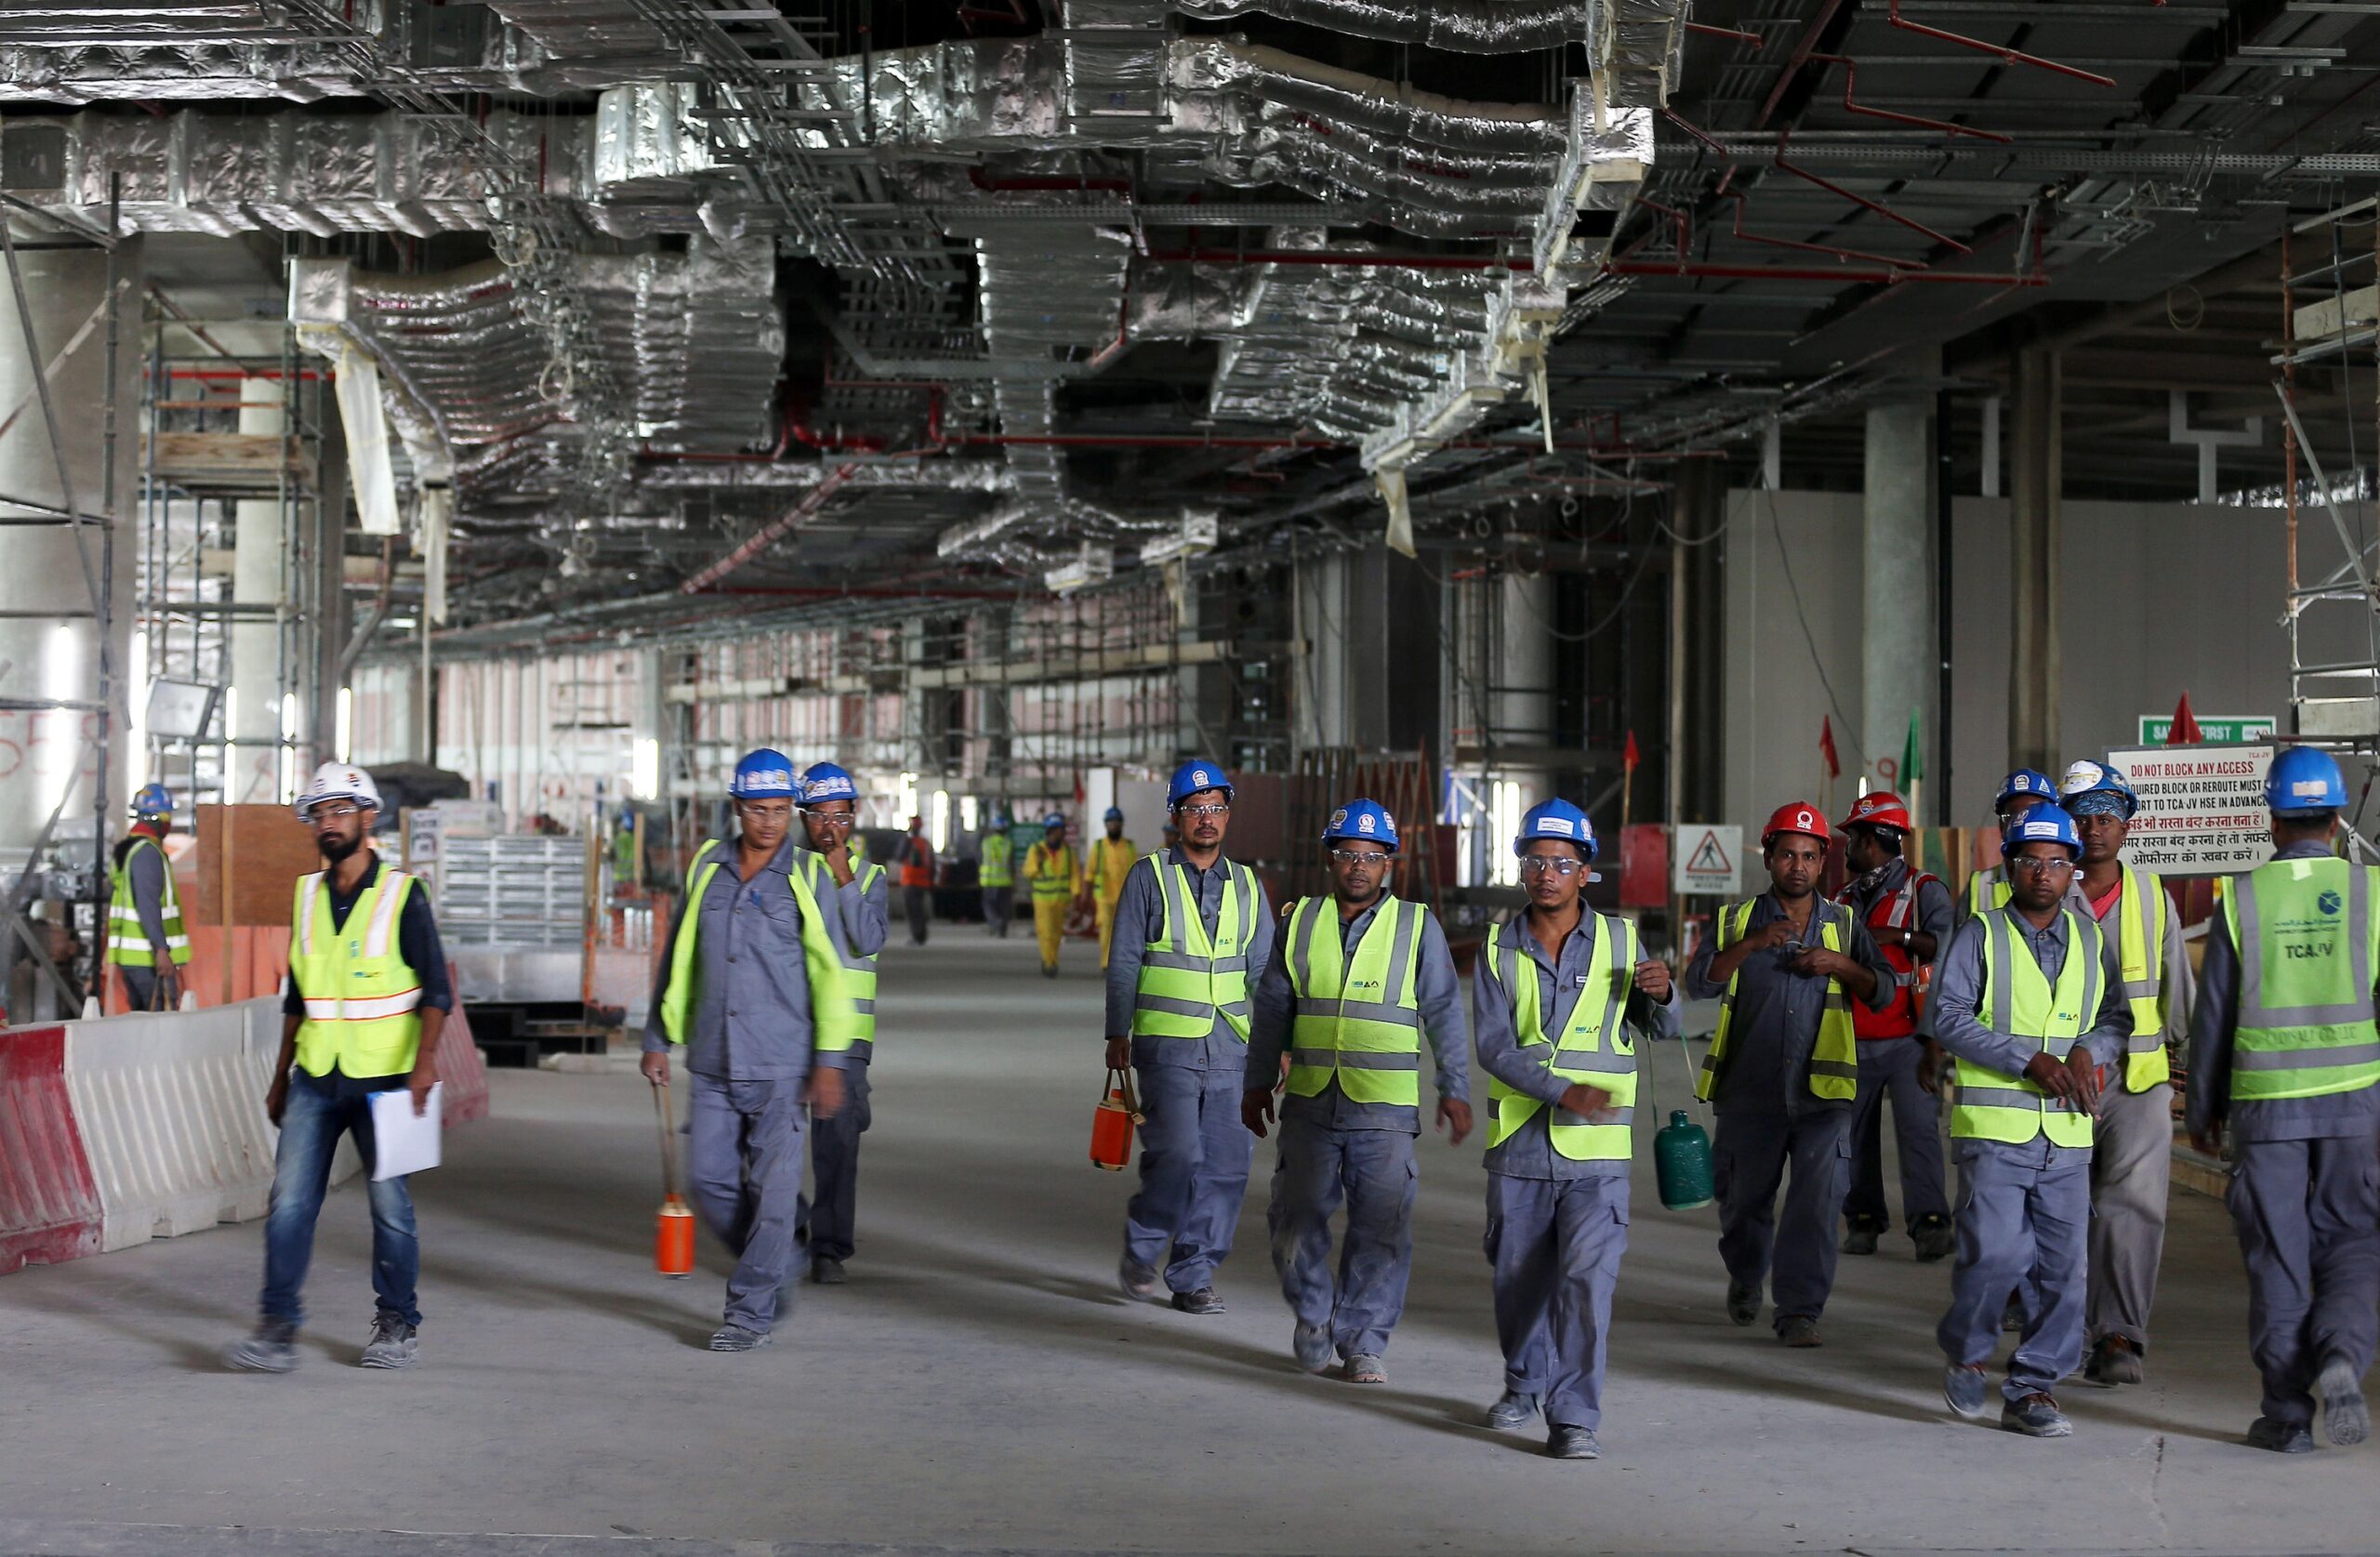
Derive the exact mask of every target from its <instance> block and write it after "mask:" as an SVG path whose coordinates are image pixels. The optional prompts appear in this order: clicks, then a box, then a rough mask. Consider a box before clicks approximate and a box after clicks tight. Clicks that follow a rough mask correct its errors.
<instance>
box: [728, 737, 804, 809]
mask: <svg viewBox="0 0 2380 1557" xmlns="http://www.w3.org/2000/svg"><path fill="white" fill-rule="evenodd" d="M727 793H728V794H729V795H731V796H733V797H734V798H736V799H739V800H774V799H792V798H794V783H793V759H791V758H788V757H787V756H786V754H785V753H783V752H781V751H775V750H773V749H771V748H770V747H768V746H762V747H761V748H760V750H758V751H755V752H749V753H747V754H746V756H745V758H744V760H743V761H741V762H738V763H737V764H735V776H734V778H731V779H729V780H728V781H727Z"/></svg>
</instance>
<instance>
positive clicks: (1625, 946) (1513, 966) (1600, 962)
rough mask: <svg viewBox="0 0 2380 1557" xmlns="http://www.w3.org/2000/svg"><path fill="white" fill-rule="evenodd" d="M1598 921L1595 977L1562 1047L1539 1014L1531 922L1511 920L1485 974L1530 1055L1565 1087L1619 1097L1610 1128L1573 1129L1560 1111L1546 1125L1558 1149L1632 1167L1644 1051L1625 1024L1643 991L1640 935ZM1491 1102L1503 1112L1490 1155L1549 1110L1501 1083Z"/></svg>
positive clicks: (1491, 1091)
mask: <svg viewBox="0 0 2380 1557" xmlns="http://www.w3.org/2000/svg"><path fill="white" fill-rule="evenodd" d="M1594 919H1595V936H1594V941H1595V945H1594V958H1595V964H1594V969H1593V971H1592V972H1590V973H1589V974H1588V975H1587V983H1586V985H1585V987H1584V988H1582V989H1580V991H1579V996H1578V999H1577V1000H1576V1001H1575V1002H1573V1003H1572V1005H1571V1007H1570V1016H1569V1020H1567V1022H1565V1023H1563V1024H1562V1036H1561V1037H1560V1039H1559V1040H1558V1041H1556V1040H1554V1039H1550V1038H1548V1037H1547V1036H1546V1033H1545V1024H1544V1018H1543V1017H1542V1016H1541V1015H1540V1012H1539V1006H1540V1003H1541V1001H1540V995H1539V988H1538V972H1537V961H1536V959H1535V958H1534V957H1530V956H1529V954H1528V950H1527V947H1526V946H1524V945H1523V944H1522V943H1521V937H1523V936H1525V935H1527V933H1528V929H1527V923H1526V916H1522V917H1514V918H1512V919H1508V920H1506V921H1505V922H1504V924H1503V925H1502V927H1501V928H1500V929H1499V930H1497V932H1496V936H1495V939H1494V941H1493V942H1492V943H1490V946H1489V955H1488V957H1486V958H1484V959H1483V960H1482V961H1481V964H1480V973H1481V975H1482V976H1483V977H1486V978H1488V980H1490V981H1491V982H1493V983H1495V984H1496V986H1497V987H1498V988H1499V989H1501V991H1502V992H1503V997H1504V1002H1505V1004H1506V1005H1507V1006H1509V1007H1510V1008H1511V1009H1512V1012H1513V1025H1514V1029H1515V1031H1516V1032H1517V1033H1518V1035H1519V1037H1520V1047H1521V1049H1522V1051H1523V1052H1524V1053H1528V1054H1529V1056H1530V1058H1532V1059H1535V1060H1537V1061H1538V1062H1540V1063H1541V1064H1543V1065H1544V1066H1545V1068H1546V1069H1547V1070H1549V1071H1552V1072H1553V1073H1554V1075H1558V1076H1560V1077H1561V1078H1562V1079H1563V1080H1565V1081H1580V1082H1584V1083H1585V1084H1586V1085H1588V1086H1590V1087H1596V1088H1600V1089H1603V1090H1604V1091H1606V1092H1608V1093H1610V1094H1611V1107H1612V1110H1613V1116H1612V1117H1611V1118H1610V1119H1607V1120H1599V1121H1596V1122H1594V1123H1590V1124H1565V1123H1563V1122H1562V1121H1563V1120H1565V1119H1567V1118H1571V1117H1573V1115H1569V1114H1567V1113H1564V1112H1562V1111H1559V1110H1556V1112H1555V1114H1554V1117H1553V1118H1552V1119H1550V1120H1548V1121H1547V1123H1546V1133H1547V1135H1548V1136H1549V1137H1551V1138H1552V1140H1553V1142H1554V1150H1555V1151H1557V1152H1559V1153H1561V1154H1562V1155H1564V1156H1566V1157H1568V1158H1569V1159H1570V1160H1571V1161H1572V1162H1625V1161H1627V1160H1628V1157H1629V1155H1631V1153H1632V1152H1633V1149H1634V1140H1633V1135H1632V1133H1631V1132H1632V1128H1633V1125H1634V1123H1635V1119H1636V1046H1635V1044H1634V1043H1633V1042H1632V1041H1631V1040H1630V1038H1629V1036H1628V1027H1627V1023H1626V1022H1625V1020H1624V1018H1625V1016H1626V1013H1627V1009H1628V996H1629V992H1630V991H1631V990H1633V989H1634V988H1635V986H1636V980H1635V974H1636V957H1637V952H1636V946H1637V942H1636V927H1635V926H1634V925H1633V924H1631V923H1630V922H1628V921H1627V920H1626V919H1616V918H1613V917H1610V916H1609V915H1606V914H1596V915H1595V916H1594ZM1488 1099H1489V1101H1490V1102H1492V1103H1493V1104H1494V1105H1495V1110H1496V1117H1495V1119H1494V1121H1493V1122H1492V1123H1491V1124H1490V1125H1489V1126H1488V1145H1489V1146H1490V1147H1496V1146H1501V1145H1502V1144H1503V1143H1504V1142H1505V1141H1509V1140H1511V1139H1512V1137H1513V1134H1514V1131H1516V1130H1518V1129H1519V1128H1521V1127H1522V1126H1523V1125H1526V1124H1527V1123H1528V1122H1529V1120H1531V1119H1533V1118H1535V1117H1536V1116H1537V1114H1538V1111H1539V1110H1540V1109H1542V1108H1545V1107H1547V1106H1548V1105H1547V1104H1546V1103H1545V1102H1542V1101H1541V1100H1540V1099H1537V1098H1533V1097H1530V1096H1529V1095H1528V1094H1527V1093H1526V1092H1521V1091H1515V1090H1514V1089H1512V1088H1510V1087H1507V1086H1505V1085H1504V1083H1503V1082H1502V1081H1501V1080H1499V1079H1498V1078H1496V1077H1495V1076H1493V1075H1490V1076H1489V1077H1488Z"/></svg>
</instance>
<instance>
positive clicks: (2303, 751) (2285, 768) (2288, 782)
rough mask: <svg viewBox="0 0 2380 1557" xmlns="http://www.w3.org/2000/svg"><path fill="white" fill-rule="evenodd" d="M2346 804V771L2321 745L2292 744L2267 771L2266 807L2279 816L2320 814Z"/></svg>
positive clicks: (2340, 807) (2277, 757)
mask: <svg viewBox="0 0 2380 1557" xmlns="http://www.w3.org/2000/svg"><path fill="white" fill-rule="evenodd" d="M2346 806H2347V775H2346V774H2344V773H2342V772H2339V765H2338V759H2336V758H2334V757H2333V756H2332V755H2331V754H2330V753H2329V752H2326V751H2324V750H2322V749H2321V748H2320V747H2319V746H2291V747H2288V748H2287V749H2286V750H2283V751H2281V752H2280V753H2279V754H2277V755H2276V756H2275V757H2274V758H2273V759H2272V767H2271V768H2270V769H2269V770H2268V772H2266V773H2265V809H2266V810H2268V811H2271V812H2272V813H2273V814H2274V815H2276V816H2319V815H2321V813H2322V812H2324V811H2340V810H2344V809H2345V808H2346Z"/></svg>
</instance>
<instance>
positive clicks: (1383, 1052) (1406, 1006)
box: [1287, 897, 1429, 1108]
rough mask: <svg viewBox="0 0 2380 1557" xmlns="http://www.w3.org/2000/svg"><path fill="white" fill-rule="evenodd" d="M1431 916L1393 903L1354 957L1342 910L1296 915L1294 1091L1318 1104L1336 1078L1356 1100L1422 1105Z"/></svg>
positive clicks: (1315, 902) (1377, 916) (1313, 909)
mask: <svg viewBox="0 0 2380 1557" xmlns="http://www.w3.org/2000/svg"><path fill="white" fill-rule="evenodd" d="M1428 914H1429V910H1428V909H1426V908H1424V907H1422V906H1421V904H1418V903H1406V902H1403V901H1401V900H1399V899H1397V898H1394V897H1383V898H1382V899H1381V901H1380V906H1379V907H1378V908H1377V909H1376V910H1374V912H1373V914H1372V922H1371V923H1370V924H1369V925H1366V926H1365V927H1364V934H1363V938H1362V939H1361V940H1360V941H1358V942H1356V943H1355V957H1353V958H1352V959H1351V958H1349V957H1348V956H1347V954H1346V948H1345V945H1344V943H1343V942H1342V937H1341V935H1340V930H1339V924H1340V920H1339V904H1338V902H1337V900H1335V899H1332V898H1327V897H1309V898H1301V899H1299V900H1298V903H1297V904H1296V906H1294V907H1293V908H1291V909H1290V910H1289V942H1288V948H1289V949H1288V954H1287V955H1288V958H1289V964H1288V966H1289V994H1290V996H1291V999H1292V1002H1293V1003H1292V1005H1291V1007H1290V1009H1291V1012H1292V1018H1291V1021H1290V1023H1289V1090H1290V1091H1291V1092H1293V1093H1295V1094H1296V1095H1297V1096H1299V1097H1302V1098H1312V1097H1318V1096H1320V1095H1321V1093H1322V1090H1323V1089H1325V1088H1327V1087H1329V1085H1330V1083H1331V1081H1332V1079H1333V1078H1334V1077H1335V1078H1336V1079H1337V1080H1338V1083H1339V1090H1340V1091H1341V1092H1342V1093H1344V1094H1345V1095H1346V1098H1347V1101H1348V1102H1377V1103H1391V1104H1395V1105H1397V1106H1400V1107H1404V1108H1419V1107H1420V1106H1421V996H1420V995H1419V993H1418V992H1417V991H1416V989H1415V987H1414V986H1415V984H1416V983H1417V981H1418V978H1419V973H1420V969H1421V925H1422V922H1423V920H1424V918H1425V917H1427V915H1428Z"/></svg>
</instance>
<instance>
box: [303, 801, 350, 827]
mask: <svg viewBox="0 0 2380 1557" xmlns="http://www.w3.org/2000/svg"><path fill="white" fill-rule="evenodd" d="M363 814H364V808H363V807H362V806H316V807H314V808H313V809H312V810H311V811H308V812H307V813H306V825H308V826H309V827H319V826H321V825H323V824H324V823H325V822H344V821H346V820H347V819H348V818H349V817H350V816H361V815H363Z"/></svg>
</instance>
